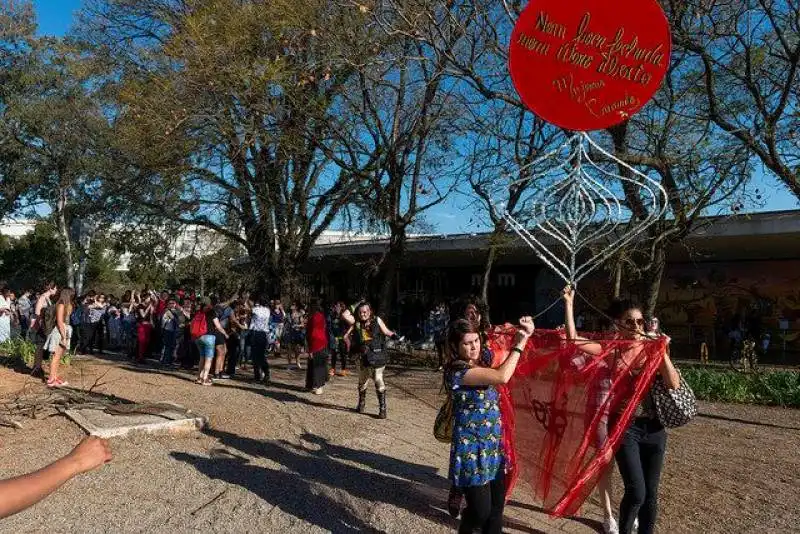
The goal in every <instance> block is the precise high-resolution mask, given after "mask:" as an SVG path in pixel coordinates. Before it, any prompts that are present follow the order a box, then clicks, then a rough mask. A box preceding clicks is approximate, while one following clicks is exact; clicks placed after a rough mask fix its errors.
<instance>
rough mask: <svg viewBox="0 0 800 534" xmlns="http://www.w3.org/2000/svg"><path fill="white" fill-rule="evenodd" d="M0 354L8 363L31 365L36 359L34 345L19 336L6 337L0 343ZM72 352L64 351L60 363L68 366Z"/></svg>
mask: <svg viewBox="0 0 800 534" xmlns="http://www.w3.org/2000/svg"><path fill="white" fill-rule="evenodd" d="M0 356H3V357H5V358H6V360H7V362H8V364H11V365H20V366H21V365H24V366H26V367H33V362H34V360H35V359H36V345H34V344H33V343H31V342H30V341H28V340H27V339H22V338H19V337H16V338H11V339H7V340H6V341H4V342H3V343H0ZM72 356H73V355H72V353H71V352H69V351H68V352H65V353H64V356H62V357H61V365H65V366H69V365H70V364H71V363H72Z"/></svg>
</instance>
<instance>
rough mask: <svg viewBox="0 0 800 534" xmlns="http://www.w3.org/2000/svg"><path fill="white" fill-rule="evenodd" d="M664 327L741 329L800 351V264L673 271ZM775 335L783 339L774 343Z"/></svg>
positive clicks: (663, 304) (664, 300) (665, 292)
mask: <svg viewBox="0 0 800 534" xmlns="http://www.w3.org/2000/svg"><path fill="white" fill-rule="evenodd" d="M659 315H660V318H661V322H662V324H665V325H690V326H696V327H705V328H717V329H722V330H723V331H727V330H729V329H732V328H734V327H736V326H738V325H740V324H741V325H743V326H744V327H745V328H753V327H752V325H757V327H758V328H760V329H761V330H762V331H763V332H767V333H771V334H772V335H773V340H774V341H777V340H778V339H780V340H782V339H783V337H782V330H781V327H782V326H787V327H788V331H787V336H786V341H787V344H792V345H794V347H793V348H794V349H795V350H796V349H798V348H800V346H798V345H800V260H791V261H759V262H737V263H713V264H697V265H691V264H686V265H670V266H668V267H667V272H666V275H665V278H664V281H663V283H662V285H661V297H660V299H659ZM775 334H777V335H778V336H779V337H778V338H775Z"/></svg>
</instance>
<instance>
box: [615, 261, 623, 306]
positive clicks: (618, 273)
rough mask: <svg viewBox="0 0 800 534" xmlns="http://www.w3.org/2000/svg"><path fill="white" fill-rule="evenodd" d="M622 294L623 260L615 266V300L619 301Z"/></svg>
mask: <svg viewBox="0 0 800 534" xmlns="http://www.w3.org/2000/svg"><path fill="white" fill-rule="evenodd" d="M621 293H622V260H617V262H616V263H615V264H614V298H615V299H619V298H620V295H621Z"/></svg>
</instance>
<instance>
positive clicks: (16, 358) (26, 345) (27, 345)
mask: <svg viewBox="0 0 800 534" xmlns="http://www.w3.org/2000/svg"><path fill="white" fill-rule="evenodd" d="M0 354H2V355H3V356H5V357H6V358H7V359H9V360H10V361H11V362H14V363H18V364H24V365H26V366H28V367H33V360H34V358H35V356H36V346H35V345H34V344H33V343H31V342H30V341H27V340H25V339H22V338H19V337H15V338H11V339H7V340H5V341H4V342H3V343H0Z"/></svg>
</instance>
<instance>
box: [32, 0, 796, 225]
mask: <svg viewBox="0 0 800 534" xmlns="http://www.w3.org/2000/svg"><path fill="white" fill-rule="evenodd" d="M82 3H83V2H82V0H34V2H33V4H34V6H35V8H36V11H37V15H38V18H39V33H40V34H42V35H56V36H60V35H63V34H64V33H66V32H67V31H68V30H69V28H70V26H71V24H72V21H73V18H74V14H75V11H77V10H79V9H80V7H81V5H82ZM759 167H760V166H759ZM755 188H759V189H760V191H761V192H762V195H763V206H758V207H755V206H748V209H751V210H753V209H754V210H758V211H778V210H789V209H798V208H800V204H799V203H798V201H797V200H796V199H794V197H793V196H792V195H791V194H790V193H789V192H788V191H787V189H786V188H785V187H784V186H783V185H782V184H780V183H779V182H778V181H777V180H776V179H775V178H773V177H772V176H769V175H765V174H763V173H761V172H760V171H759V172H757V176H756V178H755V180H754V183H753V184H751V186H750V190H753V189H755ZM467 202H468V201H467V199H466V198H464V197H462V196H460V195H454V197H453V198H452V199H449V200H448V201H447V202H445V203H443V204H441V205H440V206H437V207H435V208H433V209H431V210H430V211H429V212H428V213H427V215H426V218H427V222H428V223H430V224H431V225H433V226H435V228H436V230H437V231H438V232H441V233H446V234H454V233H461V232H474V231H479V230H481V229H482V228H481V226H483V224H482V223H481V220H482V219H483V216H482V215H481V214H479V213H474V214H473V213H470V212H467V211H465V207H466V204H467Z"/></svg>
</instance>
